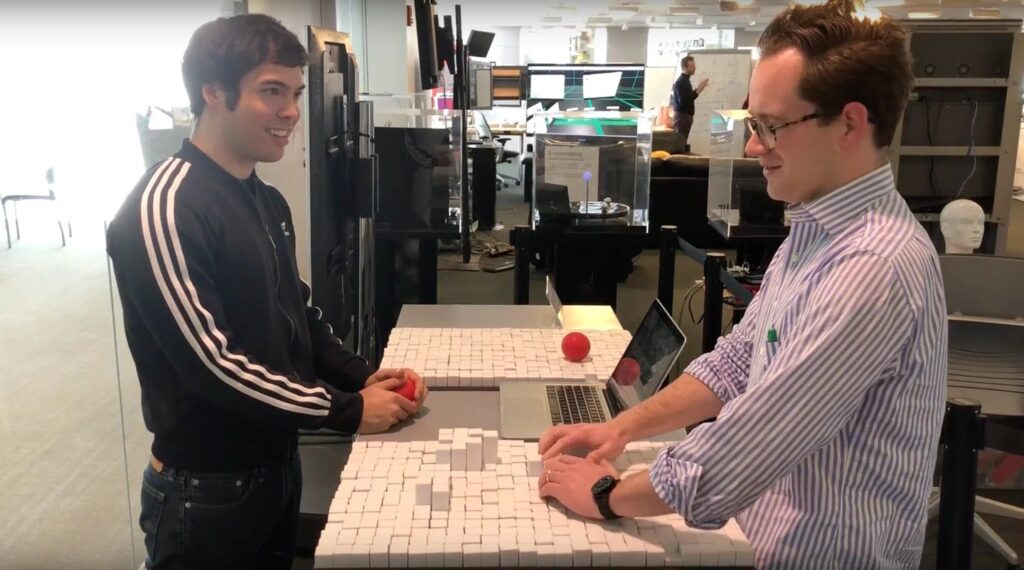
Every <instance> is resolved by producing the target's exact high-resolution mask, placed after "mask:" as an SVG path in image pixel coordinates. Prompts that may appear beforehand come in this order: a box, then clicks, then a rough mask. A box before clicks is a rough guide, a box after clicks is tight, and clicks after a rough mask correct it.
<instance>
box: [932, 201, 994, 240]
mask: <svg viewBox="0 0 1024 570" xmlns="http://www.w3.org/2000/svg"><path fill="white" fill-rule="evenodd" d="M939 226H940V228H941V229H942V237H943V239H944V240H946V253H974V250H976V249H978V248H979V247H981V238H982V236H983V235H984V234H985V211H984V210H982V209H981V206H979V205H978V203H977V202H974V201H972V200H953V201H952V202H950V203H949V204H946V207H945V208H943V209H942V213H941V214H939Z"/></svg>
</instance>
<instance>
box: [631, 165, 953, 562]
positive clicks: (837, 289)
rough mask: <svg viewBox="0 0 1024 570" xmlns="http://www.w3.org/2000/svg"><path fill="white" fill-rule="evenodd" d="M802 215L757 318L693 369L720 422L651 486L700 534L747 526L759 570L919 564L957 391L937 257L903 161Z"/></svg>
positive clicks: (666, 463) (670, 453)
mask: <svg viewBox="0 0 1024 570" xmlns="http://www.w3.org/2000/svg"><path fill="white" fill-rule="evenodd" d="M790 213H791V215H792V222H793V224H792V228H791V232H790V236H789V238H788V239H786V241H785V242H784V243H783V244H782V246H781V247H780V248H779V251H778V252H777V253H776V254H775V257H774V259H773V260H772V262H771V265H770V266H769V268H768V271H767V272H766V275H765V278H764V282H763V286H762V288H761V291H760V292H759V293H758V294H757V295H756V297H755V298H754V301H753V302H752V303H751V305H750V307H749V308H748V310H747V314H746V316H744V318H743V321H742V322H741V323H740V324H739V325H738V326H737V327H736V329H735V330H734V331H733V332H732V333H731V334H729V335H727V336H725V337H722V338H721V339H719V341H718V344H717V346H716V347H715V350H714V351H713V352H711V353H708V354H705V355H703V356H701V357H700V358H698V359H696V360H694V361H693V362H692V363H691V364H690V366H689V367H687V372H689V373H690V374H692V375H693V376H695V377H697V378H699V379H700V380H701V381H702V382H703V383H705V384H706V385H707V386H708V387H709V388H710V389H711V390H712V391H713V392H714V393H715V394H716V395H717V396H718V397H719V398H720V399H721V400H722V402H723V403H724V406H723V408H722V410H721V413H720V414H719V416H718V419H717V420H716V421H715V422H713V423H709V424H704V425H701V426H699V427H697V428H696V429H694V430H693V431H692V432H691V433H690V434H689V435H688V436H687V438H686V439H685V440H683V441H682V442H681V443H679V444H676V445H674V446H671V447H668V448H666V449H665V450H663V451H662V453H661V454H659V456H658V458H657V460H656V461H655V462H654V463H653V464H652V465H651V472H650V478H651V483H652V485H653V486H654V489H655V490H656V492H657V493H658V495H659V496H660V497H661V499H662V500H663V501H665V503H666V504H667V505H669V506H671V507H673V508H674V509H676V510H677V511H678V512H679V513H680V514H681V515H682V516H683V517H684V518H685V519H686V521H687V523H688V524H690V525H691V526H695V527H698V528H718V527H720V526H721V525H723V524H724V523H725V522H726V521H727V520H728V519H729V518H732V517H735V518H736V519H737V521H738V522H739V524H740V527H741V528H742V529H743V531H744V532H745V533H746V535H747V538H749V539H750V542H751V544H752V546H753V548H754V556H755V563H756V565H757V567H758V568H814V569H821V568H858V569H862V568H917V567H918V564H919V563H920V557H921V550H922V546H923V543H924V534H925V522H926V521H925V519H926V504H927V500H928V495H929V491H930V489H931V478H932V472H933V469H934V465H935V454H936V450H937V447H938V438H939V430H940V426H941V424H942V415H943V410H944V402H945V395H946V388H945V387H946V358H947V356H946V334H947V328H946V326H947V325H946V305H945V297H944V294H943V286H942V276H941V273H940V270H939V263H938V256H937V255H936V253H935V247H934V246H933V245H932V243H931V240H930V239H929V237H928V235H927V234H926V233H925V231H924V229H923V228H922V227H921V226H920V224H918V223H917V221H916V220H915V219H914V217H913V215H912V214H911V213H910V210H909V209H908V207H907V205H906V203H905V202H904V200H903V199H902V197H900V196H899V194H897V193H896V190H895V186H894V184H893V178H892V171H891V169H890V167H889V165H886V166H884V167H882V168H879V169H878V170H876V171H874V172H872V173H870V174H868V175H866V176H864V177H862V178H860V179H858V180H855V181H854V182H852V183H850V184H848V185H846V186H843V187H841V188H838V189H836V190H835V191H833V192H831V193H829V194H827V195H825V196H823V197H821V198H819V199H816V200H814V201H811V202H808V203H806V204H803V205H797V206H794V207H792V208H791V209H790ZM772 329H774V333H770V332H769V331H771V330H772ZM773 336H774V337H777V341H776V342H769V341H768V339H769V338H770V337H773Z"/></svg>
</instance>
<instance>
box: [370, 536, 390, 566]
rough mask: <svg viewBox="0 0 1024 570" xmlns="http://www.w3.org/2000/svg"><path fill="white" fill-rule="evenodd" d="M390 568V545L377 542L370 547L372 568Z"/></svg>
mask: <svg viewBox="0 0 1024 570" xmlns="http://www.w3.org/2000/svg"><path fill="white" fill-rule="evenodd" d="M387 567H388V545H387V543H380V542H376V543H373V544H371V545H370V568H387Z"/></svg>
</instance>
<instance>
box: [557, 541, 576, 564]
mask: <svg viewBox="0 0 1024 570" xmlns="http://www.w3.org/2000/svg"><path fill="white" fill-rule="evenodd" d="M553 548H554V551H555V559H554V563H553V564H552V566H555V567H557V568H562V567H570V566H572V562H573V552H572V547H571V546H570V545H568V544H555V545H554V547H553Z"/></svg>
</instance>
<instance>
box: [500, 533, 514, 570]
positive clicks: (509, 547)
mask: <svg viewBox="0 0 1024 570" xmlns="http://www.w3.org/2000/svg"><path fill="white" fill-rule="evenodd" d="M498 544H499V546H498V547H499V548H500V550H499V552H498V563H499V564H500V565H501V567H502V568H515V567H516V566H519V545H518V544H517V543H516V541H515V539H513V538H511V537H509V538H505V539H502V540H501V541H500V542H499V543H498Z"/></svg>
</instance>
